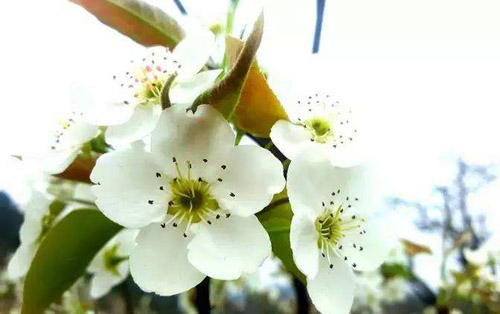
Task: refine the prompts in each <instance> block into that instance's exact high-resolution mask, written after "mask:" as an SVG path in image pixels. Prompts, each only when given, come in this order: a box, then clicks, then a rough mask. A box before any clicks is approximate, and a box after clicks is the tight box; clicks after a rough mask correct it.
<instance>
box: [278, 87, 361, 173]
mask: <svg viewBox="0 0 500 314" xmlns="http://www.w3.org/2000/svg"><path fill="white" fill-rule="evenodd" d="M287 114H288V116H289V118H290V121H285V120H280V121H278V122H276V123H275V124H274V126H273V127H272V129H271V139H272V140H273V143H274V144H275V145H276V147H278V149H279V150H280V151H281V152H282V153H283V154H284V155H285V156H286V157H287V158H288V159H290V160H293V159H294V158H295V157H296V156H297V154H299V153H300V152H301V151H304V150H309V149H317V150H321V151H323V152H325V153H326V154H327V155H328V156H329V157H330V159H331V161H332V163H333V164H334V165H339V166H351V165H354V164H356V163H358V162H359V161H360V154H359V143H357V142H358V129H357V127H356V124H355V121H353V120H354V119H353V117H352V113H351V110H350V109H349V108H347V107H345V106H343V105H341V104H340V103H339V102H338V101H336V100H334V99H333V97H332V96H331V95H329V94H320V93H315V94H310V95H308V96H305V97H304V98H302V99H300V100H297V103H296V104H294V105H293V106H287Z"/></svg>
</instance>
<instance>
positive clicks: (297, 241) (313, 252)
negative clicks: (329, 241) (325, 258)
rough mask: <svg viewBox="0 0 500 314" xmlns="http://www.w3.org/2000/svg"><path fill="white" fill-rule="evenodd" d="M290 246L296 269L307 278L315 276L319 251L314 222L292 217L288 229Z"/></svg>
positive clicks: (303, 217) (305, 218) (300, 216)
mask: <svg viewBox="0 0 500 314" xmlns="http://www.w3.org/2000/svg"><path fill="white" fill-rule="evenodd" d="M290 244H291V247H292V251H293V259H294V261H295V264H296V265H297V267H298V268H299V269H300V270H301V271H302V272H303V273H304V274H305V275H306V276H307V277H311V278H313V277H314V276H316V274H317V272H318V258H319V249H318V236H317V232H316V227H315V222H314V220H311V219H310V218H308V217H306V216H302V215H295V216H293V218H292V224H291V227H290Z"/></svg>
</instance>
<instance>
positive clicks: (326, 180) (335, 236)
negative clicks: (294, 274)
mask: <svg viewBox="0 0 500 314" xmlns="http://www.w3.org/2000/svg"><path fill="white" fill-rule="evenodd" d="M370 172H371V171H370V170H369V168H368V167H367V166H357V167H352V168H340V167H335V166H333V165H332V164H331V163H330V161H329V159H328V157H327V156H325V155H324V154H323V153H321V152H317V151H309V152H304V153H301V154H299V155H298V156H297V157H296V158H295V159H294V160H293V161H292V163H291V164H290V167H289V170H288V184H287V188H288V196H289V198H290V204H291V206H292V210H293V213H294V216H293V218H292V224H291V230H290V242H291V247H292V250H293V257H294V260H295V263H296V265H297V267H298V268H299V269H300V270H301V271H302V272H303V273H304V274H305V275H306V276H307V283H308V291H309V295H310V296H311V299H312V301H313V303H314V305H315V306H316V308H317V309H318V310H319V311H320V312H322V313H335V314H341V313H348V312H349V309H350V308H351V305H352V301H353V296H354V287H355V283H354V280H355V278H354V273H353V270H357V271H370V270H374V269H375V268H377V267H378V266H379V265H380V264H381V263H382V262H383V259H384V257H385V255H386V254H387V252H388V250H389V246H385V245H384V244H385V243H384V239H383V230H382V228H381V227H380V226H379V225H378V224H374V223H373V221H370V220H368V215H369V210H370V209H372V208H370V206H373V205H374V197H373V192H372V190H371V184H370V182H369V179H370Z"/></svg>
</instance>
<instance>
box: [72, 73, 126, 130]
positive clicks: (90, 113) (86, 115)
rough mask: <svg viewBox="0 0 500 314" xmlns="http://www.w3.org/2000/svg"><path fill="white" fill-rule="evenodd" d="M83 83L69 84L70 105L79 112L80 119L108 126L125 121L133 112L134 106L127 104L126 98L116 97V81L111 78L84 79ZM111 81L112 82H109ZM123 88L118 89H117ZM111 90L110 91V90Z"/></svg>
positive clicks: (92, 123)
mask: <svg viewBox="0 0 500 314" xmlns="http://www.w3.org/2000/svg"><path fill="white" fill-rule="evenodd" d="M84 83H85V85H81V86H80V85H78V86H77V85H76V84H73V86H71V93H70V103H71V107H72V108H73V109H74V110H75V111H77V112H81V113H82V114H83V115H82V117H81V118H82V120H83V121H85V122H86V123H88V124H91V125H98V126H108V125H116V124H122V123H125V122H126V121H127V120H128V119H130V117H131V116H132V113H133V112H134V106H131V105H127V104H125V103H124V101H126V100H128V99H126V98H125V97H121V98H123V99H120V97H118V99H112V97H113V98H117V97H116V95H114V93H113V92H116V91H117V89H118V88H117V87H116V86H115V85H116V82H111V80H110V79H109V80H101V81H95V79H94V80H91V79H88V80H85V82H84ZM111 83H113V84H111ZM121 90H123V88H120V89H118V91H121ZM110 91H111V92H110Z"/></svg>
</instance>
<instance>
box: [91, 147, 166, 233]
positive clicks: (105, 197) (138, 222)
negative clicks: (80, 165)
mask: <svg viewBox="0 0 500 314" xmlns="http://www.w3.org/2000/svg"><path fill="white" fill-rule="evenodd" d="M157 173H161V168H160V167H159V166H158V165H157V164H156V163H155V161H154V160H153V159H152V157H151V154H148V153H146V152H143V151H140V150H125V151H115V152H111V153H107V154H104V155H102V156H101V157H100V158H99V159H98V160H97V163H96V166H95V167H94V169H93V171H92V174H91V180H92V182H94V183H96V184H97V185H95V186H94V187H93V188H92V191H93V192H94V194H95V195H96V198H97V200H96V204H97V206H98V207H99V208H100V209H101V211H102V212H103V213H104V215H106V216H107V217H108V218H109V219H111V220H113V221H114V222H116V223H118V224H121V225H123V226H125V227H127V228H140V227H144V226H146V225H148V224H150V223H151V222H154V221H160V220H161V219H163V218H164V217H165V214H166V208H167V206H166V204H167V203H168V201H169V196H168V195H167V194H166V190H164V191H162V190H160V189H159V187H160V186H162V185H163V186H164V185H166V184H168V183H167V180H168V179H167V178H164V177H163V176H160V177H159V176H157Z"/></svg>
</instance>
